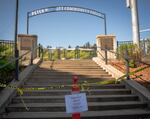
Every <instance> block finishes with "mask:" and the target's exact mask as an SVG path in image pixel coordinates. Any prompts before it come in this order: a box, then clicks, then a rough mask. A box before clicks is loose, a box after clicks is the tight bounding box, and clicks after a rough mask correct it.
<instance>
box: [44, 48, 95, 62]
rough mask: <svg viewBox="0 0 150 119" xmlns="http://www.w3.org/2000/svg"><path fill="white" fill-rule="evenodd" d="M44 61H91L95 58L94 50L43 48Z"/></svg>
mask: <svg viewBox="0 0 150 119" xmlns="http://www.w3.org/2000/svg"><path fill="white" fill-rule="evenodd" d="M43 50H44V56H43V57H44V60H60V59H92V57H94V56H96V50H95V49H92V48H91V49H87V48H68V49H65V48H56V49H52V48H50V49H48V48H44V49H43Z"/></svg>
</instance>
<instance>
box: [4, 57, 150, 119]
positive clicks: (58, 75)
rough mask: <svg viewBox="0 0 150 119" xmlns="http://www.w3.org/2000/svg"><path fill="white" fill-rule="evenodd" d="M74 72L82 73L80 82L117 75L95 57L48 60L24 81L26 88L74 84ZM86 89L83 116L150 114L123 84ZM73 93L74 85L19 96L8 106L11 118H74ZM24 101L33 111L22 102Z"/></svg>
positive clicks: (136, 118) (123, 118) (119, 118)
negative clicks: (69, 102)
mask: <svg viewBox="0 0 150 119" xmlns="http://www.w3.org/2000/svg"><path fill="white" fill-rule="evenodd" d="M72 75H78V76H79V83H82V82H84V81H87V82H97V81H103V80H112V79H113V78H112V77H111V75H109V74H108V73H107V72H105V71H104V70H103V69H102V68H100V67H99V66H98V65H97V64H96V63H94V62H93V61H92V60H74V61H73V60H64V61H54V62H53V61H45V62H43V63H42V64H41V65H40V66H39V68H37V69H36V70H35V71H34V72H33V74H32V75H31V76H30V77H29V79H28V80H27V82H25V84H24V86H23V87H24V88H33V87H34V88H37V87H38V88H39V87H47V88H48V87H49V85H66V84H72ZM82 92H86V95H87V100H88V111H87V112H83V113H81V117H82V119H141V118H145V117H148V116H149V117H150V111H149V110H148V109H147V104H146V103H143V102H142V101H140V99H139V97H138V96H137V95H135V94H132V91H131V90H129V89H127V88H126V87H125V85H123V84H108V85H100V86H98V85H95V84H93V85H90V86H89V89H88V90H87V91H82ZM66 94H71V87H61V88H58V87H55V88H53V89H51V88H49V89H48V90H32V91H25V92H24V94H23V96H22V97H20V96H19V95H16V97H14V98H13V100H12V101H11V103H10V104H9V105H8V107H7V108H6V113H5V114H4V115H3V118H7V119H70V118H71V114H66V113H65V110H66V109H65V100H64V95H66ZM21 98H22V99H23V100H24V102H25V104H26V106H27V107H28V108H29V110H26V109H25V107H24V105H23V104H22V102H21Z"/></svg>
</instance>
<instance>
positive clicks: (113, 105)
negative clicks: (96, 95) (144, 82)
mask: <svg viewBox="0 0 150 119" xmlns="http://www.w3.org/2000/svg"><path fill="white" fill-rule="evenodd" d="M26 106H27V107H28V108H29V111H31V112H39V111H40V112H45V111H49V112H55V111H58V112H65V111H66V108H65V103H59V105H58V103H38V104H37V103H27V104H26ZM146 106H147V105H146V104H145V103H142V102H139V101H126V102H90V103H88V110H89V111H100V110H101V111H102V110H112V109H113V110H119V109H134V108H146ZM25 111H27V110H26V109H25V107H24V105H23V104H22V103H18V104H11V105H9V106H8V107H7V112H25Z"/></svg>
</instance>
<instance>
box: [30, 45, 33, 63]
mask: <svg viewBox="0 0 150 119" xmlns="http://www.w3.org/2000/svg"><path fill="white" fill-rule="evenodd" d="M30 65H33V47H31V63H30Z"/></svg>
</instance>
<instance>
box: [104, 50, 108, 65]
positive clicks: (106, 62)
mask: <svg viewBox="0 0 150 119" xmlns="http://www.w3.org/2000/svg"><path fill="white" fill-rule="evenodd" d="M107 60H108V57H107V49H106V48H105V64H106V65H107V64H108V61H107Z"/></svg>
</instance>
